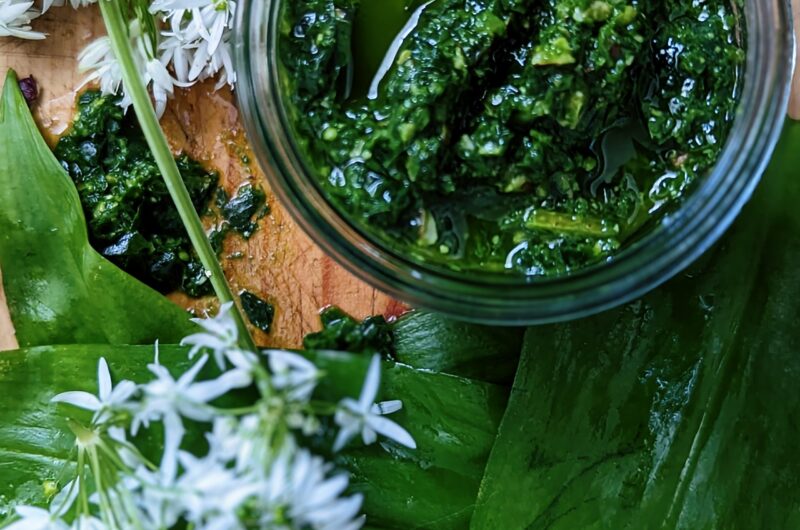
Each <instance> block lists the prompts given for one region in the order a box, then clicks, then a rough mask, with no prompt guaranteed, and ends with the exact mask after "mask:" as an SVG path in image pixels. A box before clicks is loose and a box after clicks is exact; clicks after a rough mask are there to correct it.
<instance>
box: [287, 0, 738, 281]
mask: <svg viewBox="0 0 800 530" xmlns="http://www.w3.org/2000/svg"><path fill="white" fill-rule="evenodd" d="M741 11H742V3H741V0H733V2H731V1H730V0H664V1H661V2H643V1H642V2H640V1H638V0H627V1H626V0H536V1H534V0H431V1H420V0H292V1H291V2H289V1H285V2H284V3H283V11H282V19H281V22H282V24H281V38H280V43H279V53H280V57H281V62H282V79H281V81H282V87H283V89H284V91H285V95H284V100H285V101H286V103H287V106H288V109H287V113H288V116H289V118H290V120H291V122H292V127H293V129H294V134H295V138H296V140H297V142H298V145H299V146H300V148H301V149H302V150H303V151H304V154H305V158H306V163H307V165H308V166H309V168H310V169H311V171H312V173H313V174H314V176H315V178H317V180H318V184H319V185H320V187H321V189H322V191H323V193H324V194H325V195H326V196H327V198H328V199H329V200H330V201H331V202H332V203H333V204H334V205H336V206H337V207H338V209H339V210H340V211H341V212H342V213H343V214H344V215H345V216H346V217H348V218H349V219H351V220H352V221H354V222H355V223H356V224H357V225H358V226H360V227H361V229H362V230H363V231H365V232H367V233H369V234H371V235H373V236H374V237H377V238H378V239H380V240H382V241H383V243H384V244H387V245H389V246H390V247H391V248H393V249H395V250H396V251H398V252H401V253H403V254H405V255H410V256H412V258H414V259H416V260H418V261H423V262H425V263H426V264H429V265H434V266H446V267H448V268H451V269H454V270H460V271H493V272H508V273H514V274H523V275H530V276H534V275H541V276H554V275H560V274H566V273H569V272H570V271H574V270H577V269H580V268H582V267H585V266H587V265H590V264H593V263H597V262H600V261H604V260H610V259H611V258H612V257H613V255H614V254H615V253H616V252H617V251H618V250H619V249H620V248H621V247H622V246H623V245H624V244H625V243H626V242H628V241H630V240H632V239H634V238H635V237H637V236H638V235H639V234H641V233H643V232H645V231H646V230H647V229H648V227H650V226H652V224H653V222H654V220H657V219H659V218H660V216H661V215H663V213H664V212H665V211H667V210H668V209H670V208H672V207H674V206H675V205H676V204H678V203H679V201H680V199H681V197H683V196H684V195H685V194H686V193H688V192H689V190H690V189H691V187H692V186H691V185H692V183H693V182H695V181H696V180H698V179H700V178H702V177H703V176H704V175H705V174H707V173H708V172H709V171H710V170H711V168H712V167H713V166H714V164H715V162H716V160H717V158H718V157H719V155H720V152H721V151H722V148H723V146H724V143H725V140H726V137H727V135H728V132H729V130H730V127H731V125H732V122H733V119H734V116H735V112H736V107H737V98H738V80H739V77H740V73H741V70H742V68H743V63H744V49H743V42H744V40H745V39H744V35H743V31H744V28H743V26H742V24H743V17H741V16H740V13H741Z"/></svg>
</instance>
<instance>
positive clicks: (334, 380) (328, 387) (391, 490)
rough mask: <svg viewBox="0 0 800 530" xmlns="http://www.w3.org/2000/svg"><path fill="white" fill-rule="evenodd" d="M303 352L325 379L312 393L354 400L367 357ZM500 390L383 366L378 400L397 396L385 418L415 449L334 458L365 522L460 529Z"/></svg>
mask: <svg viewBox="0 0 800 530" xmlns="http://www.w3.org/2000/svg"><path fill="white" fill-rule="evenodd" d="M306 355H307V356H308V357H309V358H310V359H311V360H312V361H313V362H314V363H315V364H316V365H317V367H318V368H319V369H321V370H322V371H323V372H324V373H326V374H328V377H326V378H325V379H323V380H322V381H320V386H319V387H318V392H319V396H320V397H321V398H322V399H326V400H328V401H331V400H333V399H335V398H336V397H337V396H342V395H348V394H349V395H356V392H357V391H358V389H359V387H360V384H361V381H363V376H364V374H365V373H366V369H367V365H368V364H369V361H370V358H369V356H367V355H357V354H355V355H354V354H348V353H341V352H327V351H326V352H308V353H306ZM507 397H508V390H507V389H506V388H505V387H501V386H498V385H493V384H489V383H484V382H480V381H475V380H471V379H466V378H463V377H456V376H452V375H446V374H440V373H434V372H431V371H428V370H425V369H419V370H418V369H414V368H411V367H409V366H405V365H402V364H395V363H390V362H384V364H383V382H382V385H381V393H380V394H379V400H380V399H388V398H399V399H402V401H403V409H402V410H400V411H398V412H396V413H394V414H392V415H391V419H392V420H394V421H396V422H398V423H399V424H400V425H402V426H403V427H404V428H405V429H407V430H408V431H409V433H410V434H411V436H412V437H413V438H414V440H415V441H416V444H417V448H416V449H407V448H405V447H402V446H400V445H398V444H382V445H384V446H385V447H380V445H381V444H378V445H371V446H360V445H359V444H354V445H353V446H348V448H347V449H345V450H344V451H342V452H341V453H340V454H338V455H336V458H335V461H336V462H337V463H338V464H340V465H342V466H343V467H344V468H346V469H348V470H349V471H350V473H351V479H350V484H351V486H352V488H353V489H354V490H356V491H363V492H364V493H365V498H364V512H365V513H366V514H367V519H368V521H369V522H370V524H377V525H379V526H382V527H385V528H398V529H406V528H431V529H451V528H452V529H461V528H464V527H465V526H466V525H467V524H468V523H469V520H470V517H471V514H472V509H473V507H474V503H475V497H476V495H477V493H478V485H479V483H480V480H481V477H482V476H483V470H484V467H485V465H486V460H487V458H488V456H489V450H490V449H491V447H492V444H493V442H494V439H495V435H496V433H497V428H498V426H499V424H500V419H501V418H502V415H503V411H504V410H505V406H506V400H507Z"/></svg>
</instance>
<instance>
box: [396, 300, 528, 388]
mask: <svg viewBox="0 0 800 530" xmlns="http://www.w3.org/2000/svg"><path fill="white" fill-rule="evenodd" d="M391 327H392V333H393V344H394V355H395V356H396V358H397V360H398V361H400V362H401V363H405V364H408V365H409V366H413V367H415V368H426V369H428V370H433V371H436V372H444V373H448V374H454V375H459V376H462V377H469V378H472V379H477V380H481V381H488V382H491V383H510V382H511V380H512V379H513V378H514V372H515V371H516V369H517V361H518V359H519V352H520V349H521V347H522V334H523V332H524V331H525V330H524V329H523V328H503V327H490V326H479V325H476V324H469V323H466V322H459V321H457V320H453V319H450V318H447V317H445V316H442V315H439V314H436V313H429V312H426V311H413V312H411V313H408V314H406V315H404V316H402V317H400V318H399V319H398V320H397V322H394V323H393V324H392V326H391Z"/></svg>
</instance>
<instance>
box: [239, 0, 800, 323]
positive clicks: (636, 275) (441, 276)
mask: <svg viewBox="0 0 800 530" xmlns="http://www.w3.org/2000/svg"><path fill="white" fill-rule="evenodd" d="M280 4H281V0H261V1H253V0H243V1H242V2H241V4H240V6H239V8H238V9H237V17H236V25H237V39H236V42H235V60H236V63H237V64H236V67H237V68H236V70H237V72H239V76H240V78H239V82H238V84H237V94H238V99H239V105H240V109H241V110H242V115H243V119H244V124H245V128H246V130H247V133H248V138H249V140H250V142H251V145H252V146H253V149H254V152H255V154H256V158H257V159H258V161H259V164H260V165H261V167H262V169H263V170H264V172H265V174H266V175H267V178H268V180H269V182H270V184H271V186H272V189H273V191H274V193H275V194H276V195H277V196H278V198H279V200H280V201H281V202H282V204H283V205H284V206H285V207H286V208H287V209H288V210H289V212H290V214H291V215H292V217H293V218H294V220H295V221H296V222H298V224H299V225H300V226H301V228H302V229H303V230H304V231H305V232H306V233H307V234H309V236H310V237H311V238H312V239H313V240H314V241H315V242H316V243H317V244H318V245H319V246H320V247H322V249H323V250H324V251H325V252H326V253H328V254H330V255H332V256H333V257H334V258H335V259H336V260H337V261H338V262H339V263H341V264H342V265H343V266H344V267H345V268H347V269H348V270H350V272H352V273H354V274H355V275H356V276H358V277H360V278H361V279H363V280H365V281H367V282H368V283H370V284H372V285H373V286H374V287H376V288H378V289H380V290H382V291H385V292H387V293H388V294H390V295H392V296H395V297H397V298H399V299H401V300H403V301H405V302H407V303H410V304H411V305H412V306H416V307H423V308H426V309H431V310H436V311H440V312H443V313H446V314H449V315H451V316H454V317H456V318H461V319H464V320H472V321H477V322H484V323H494V324H539V323H546V322H554V321H560V320H566V319H571V318H577V317H581V316H586V315H589V314H592V313H596V312H598V311H601V310H604V309H608V308H610V307H613V306H616V305H619V304H622V303H625V302H628V301H630V300H633V299H635V298H637V297H639V296H641V295H642V294H644V293H646V292H647V291H649V290H651V289H653V288H655V287H657V286H658V285H660V284H661V283H663V282H664V281H666V280H667V279H669V278H671V277H672V276H674V275H675V274H677V273H678V272H679V271H681V270H683V269H684V268H685V267H686V266H688V265H689V264H690V263H691V262H693V261H694V260H696V259H697V258H698V257H699V256H700V255H701V254H702V253H704V252H705V251H706V250H708V248H709V247H710V246H711V245H712V244H713V243H714V242H716V241H717V239H718V238H719V237H720V236H721V235H722V234H723V233H724V232H725V231H726V230H727V229H728V227H729V226H730V225H731V223H732V222H733V220H734V219H735V217H736V216H737V215H738V213H739V211H740V210H741V208H742V207H743V206H744V204H745V203H746V202H747V200H748V199H749V198H750V196H751V195H752V193H753V191H754V189H755V187H756V185H757V184H758V181H759V180H760V177H761V174H762V173H763V171H764V169H765V168H766V164H767V162H768V161H769V158H770V155H771V154H772V151H773V149H774V147H775V144H776V143H777V141H778V138H779V135H780V132H781V130H782V127H781V124H782V123H783V119H784V117H785V115H786V111H787V107H788V101H789V91H790V85H791V74H792V70H793V65H794V34H793V32H792V30H791V7H790V5H789V1H788V0H768V1H751V2H746V3H745V19H746V23H747V32H746V33H747V50H746V61H745V69H744V82H743V87H742V91H741V99H740V103H739V107H738V111H737V116H736V118H735V121H734V125H733V127H732V129H731V133H730V135H729V138H728V140H727V143H726V145H725V147H724V149H723V151H722V154H721V156H720V159H719V160H718V162H717V164H716V165H715V167H714V169H713V170H712V172H711V173H710V174H709V175H708V176H706V177H705V178H704V179H703V180H702V181H700V182H698V185H697V187H696V189H695V190H693V192H692V193H691V194H689V195H688V196H687V197H686V198H685V200H684V201H683V202H682V204H681V205H680V206H679V208H678V209H677V211H676V212H674V213H671V214H668V215H666V216H665V217H664V218H663V219H662V220H661V222H660V224H659V226H657V227H655V228H653V229H652V230H650V231H649V232H648V233H647V234H646V235H644V236H643V237H642V238H641V239H640V240H639V241H636V242H635V243H633V244H631V245H630V246H628V247H626V248H624V249H623V250H622V251H620V252H619V253H617V254H616V255H615V256H614V257H613V259H612V260H609V261H608V262H603V263H600V264H597V265H593V266H590V267H586V268H584V269H581V270H578V271H576V272H573V273H570V274H568V275H564V276H558V277H553V278H541V277H535V278H532V277H526V276H511V275H505V276H502V275H466V274H465V275H459V274H458V273H455V272H452V271H443V270H440V269H438V268H432V267H428V266H426V265H424V264H422V263H419V262H417V261H415V260H413V259H411V258H409V257H406V256H403V255H401V254H400V253H399V252H397V251H395V250H393V249H391V248H389V247H388V246H387V245H385V244H384V243H381V242H380V241H378V240H377V239H376V238H374V237H372V236H371V235H369V234H367V233H365V232H364V231H363V229H361V228H359V227H358V226H357V225H356V224H355V223H353V222H352V221H350V220H348V219H347V218H346V217H345V216H343V215H342V214H341V213H340V212H339V211H338V209H337V208H336V207H335V206H334V205H333V204H331V203H330V202H329V201H328V200H327V199H326V198H325V197H324V195H323V193H322V192H321V190H320V188H319V186H318V185H317V183H316V182H315V179H314V178H312V177H311V176H310V174H309V170H308V169H307V167H306V164H305V162H304V160H303V155H302V153H301V151H300V150H299V149H298V146H297V144H296V141H295V139H294V138H293V135H292V134H291V127H290V126H289V122H288V117H287V115H286V106H285V105H284V104H283V97H284V96H283V92H282V91H281V90H280V86H279V78H280V74H279V71H278V69H279V60H278V57H277V39H278V34H277V33H278V31H277V26H278V24H277V20H278V16H279V10H280Z"/></svg>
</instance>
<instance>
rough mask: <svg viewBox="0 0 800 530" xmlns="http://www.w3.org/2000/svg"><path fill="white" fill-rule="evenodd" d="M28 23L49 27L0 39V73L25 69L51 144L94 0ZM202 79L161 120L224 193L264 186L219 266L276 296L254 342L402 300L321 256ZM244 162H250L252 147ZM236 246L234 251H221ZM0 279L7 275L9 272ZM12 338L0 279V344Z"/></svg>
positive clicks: (61, 122)
mask: <svg viewBox="0 0 800 530" xmlns="http://www.w3.org/2000/svg"><path fill="white" fill-rule="evenodd" d="M34 25H35V29H37V30H39V31H44V32H46V33H48V37H47V39H46V40H44V41H22V40H19V39H11V38H0V72H5V70H6V69H7V68H14V69H15V70H16V71H17V73H18V74H19V76H20V77H21V78H22V77H27V76H28V75H33V76H34V78H35V79H36V80H37V81H38V83H39V89H40V97H39V101H38V103H37V104H36V105H35V107H34V114H35V116H36V119H37V122H38V123H39V125H40V128H41V129H42V132H43V134H44V135H45V138H46V139H47V140H48V142H49V143H51V144H53V143H54V142H55V141H56V139H57V137H58V135H59V134H61V133H63V132H64V131H65V129H66V128H67V127H68V126H69V123H70V119H71V116H72V114H73V104H74V100H75V91H76V89H77V88H79V86H80V84H81V81H82V75H81V74H79V73H78V71H77V61H76V57H77V55H78V53H79V52H80V50H81V49H83V47H84V46H86V44H88V43H89V42H90V41H91V40H92V39H93V38H95V37H96V36H98V35H102V34H103V33H104V31H103V24H102V19H101V17H100V14H99V11H98V10H97V7H96V6H92V7H89V8H85V9H81V10H79V11H74V10H72V9H71V8H69V7H62V8H53V9H51V10H50V11H49V12H48V13H47V14H45V15H44V16H43V17H42V18H40V19H38V20H36V21H34ZM212 85H213V84H211V83H206V84H202V85H198V86H195V87H193V88H192V89H191V90H187V91H179V93H178V94H177V95H176V98H175V99H174V100H172V101H171V102H170V105H169V107H168V110H167V113H166V114H165V116H164V118H163V120H162V124H163V126H164V129H165V130H166V132H167V136H168V137H169V139H170V142H171V143H172V146H173V148H174V149H175V151H183V152H186V153H188V154H189V155H190V156H192V157H194V158H196V159H199V160H202V161H203V162H204V163H206V164H208V166H209V167H212V168H214V169H216V170H218V171H219V173H220V180H221V182H220V184H221V186H223V187H224V188H225V189H226V190H227V191H228V192H232V191H234V190H235V189H236V188H237V187H238V186H240V185H241V184H242V183H244V182H246V181H252V182H257V183H258V184H259V185H261V186H263V187H264V189H265V190H266V192H267V198H268V199H267V200H268V202H269V206H270V208H271V213H270V214H269V215H268V216H267V217H265V218H264V219H262V220H261V224H260V229H259V230H258V231H257V232H256V233H255V234H254V235H253V237H252V238H250V240H249V241H244V240H243V239H241V238H240V237H239V236H238V235H235V234H233V235H230V236H229V237H228V239H227V240H226V242H225V248H224V252H223V266H224V268H225V273H226V275H227V277H228V279H229V280H230V282H231V284H232V286H233V289H234V292H238V291H240V290H242V289H247V290H249V291H251V292H254V293H256V294H258V295H260V296H262V297H263V298H265V299H268V300H270V301H271V302H272V303H274V304H275V308H276V315H275V321H274V323H273V326H272V329H273V331H272V332H271V333H270V334H269V335H266V334H264V333H261V332H257V333H255V335H256V340H257V342H258V343H259V344H260V345H264V346H272V347H297V346H299V345H300V343H301V339H302V337H303V335H305V334H306V333H308V332H310V331H313V330H316V329H318V328H319V319H318V316H317V315H318V312H319V310H320V308H322V307H325V306H327V305H330V304H336V305H338V306H340V307H342V308H343V309H344V310H345V311H348V312H350V313H351V314H353V315H354V316H357V317H359V318H363V317H365V316H367V315H372V314H386V315H387V316H391V315H394V314H397V313H398V312H402V311H403V306H402V305H401V304H399V303H397V302H395V301H393V300H392V299H391V298H389V297H388V296H386V295H384V294H382V293H380V292H378V291H376V290H375V289H372V288H371V287H369V286H368V285H366V284H364V283H363V282H361V281H359V280H358V279H356V278H355V277H354V276H352V275H351V274H349V273H348V272H347V271H345V270H344V269H342V268H341V267H340V266H339V265H337V264H336V263H334V262H333V261H332V260H331V258H329V257H327V256H326V255H325V254H324V253H323V252H322V251H321V250H320V249H319V248H318V247H317V246H316V245H314V243H312V241H311V239H310V238H308V237H307V236H306V235H305V234H304V233H303V232H302V231H300V229H299V228H298V227H297V225H295V223H294V222H293V221H292V220H291V219H290V218H289V216H288V214H287V213H286V212H285V211H284V210H283V208H281V206H280V205H279V204H278V203H277V201H276V200H275V198H274V195H273V194H272V193H271V192H270V190H269V187H268V185H267V183H266V181H265V180H264V177H263V174H262V172H261V171H260V170H259V168H258V166H257V165H256V163H255V162H251V163H250V164H244V163H243V162H242V159H243V156H242V155H244V154H247V153H248V152H249V148H248V146H247V141H246V139H245V134H244V129H243V127H242V125H241V122H240V120H239V112H238V110H237V108H236V106H235V105H234V99H235V98H234V96H233V95H232V94H231V92H230V91H229V90H227V89H223V90H220V91H219V92H214V90H213V86H212ZM247 158H249V160H253V161H254V160H255V157H253V156H252V155H250V156H249V157H247ZM237 252H241V254H242V256H243V257H242V258H238V259H225V258H224V256H228V255H231V254H234V253H237ZM2 280H3V281H7V282H13V281H14V278H8V277H7V278H4V279H2ZM170 297H171V298H172V299H173V300H174V301H175V302H176V303H178V304H180V305H182V306H184V307H187V308H194V309H197V310H199V311H202V310H203V309H204V308H206V307H209V306H210V305H211V304H213V300H211V299H208V300H192V299H189V298H188V297H186V296H184V295H172V296H170ZM15 346H16V341H15V340H14V332H13V325H12V323H11V320H10V318H9V315H8V310H7V307H6V304H5V298H4V296H3V291H2V281H0V350H2V349H10V348H14V347H15Z"/></svg>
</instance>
